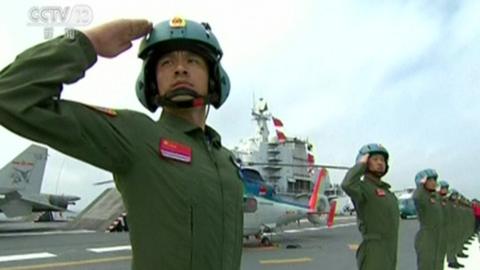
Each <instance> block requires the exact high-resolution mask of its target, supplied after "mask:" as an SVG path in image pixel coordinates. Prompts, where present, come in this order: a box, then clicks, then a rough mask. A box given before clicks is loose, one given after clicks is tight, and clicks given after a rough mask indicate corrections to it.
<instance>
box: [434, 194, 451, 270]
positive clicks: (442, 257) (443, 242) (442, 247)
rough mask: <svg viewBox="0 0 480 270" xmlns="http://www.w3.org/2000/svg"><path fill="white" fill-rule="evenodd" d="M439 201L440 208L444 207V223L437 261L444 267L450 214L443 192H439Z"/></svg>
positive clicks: (441, 229)
mask: <svg viewBox="0 0 480 270" xmlns="http://www.w3.org/2000/svg"><path fill="white" fill-rule="evenodd" d="M437 196H438V202H439V203H440V208H441V209H442V217H443V218H442V224H441V226H439V230H440V235H439V240H438V243H439V247H438V248H439V251H438V253H437V263H436V265H438V269H442V270H443V269H444V264H445V256H446V254H447V241H448V226H449V220H448V218H447V216H448V213H447V211H448V209H447V198H446V197H443V196H442V195H441V194H437Z"/></svg>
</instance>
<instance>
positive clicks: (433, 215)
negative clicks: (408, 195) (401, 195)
mask: <svg viewBox="0 0 480 270" xmlns="http://www.w3.org/2000/svg"><path fill="white" fill-rule="evenodd" d="M437 179H438V174H437V172H436V171H435V170H433V169H425V170H422V171H420V172H418V173H417V175H416V176H415V184H416V186H417V189H416V190H415V192H414V193H413V200H414V202H415V207H416V209H417V214H418V221H419V222H420V229H419V231H418V232H417V235H416V236H415V251H416V253H417V267H418V270H440V269H443V268H442V265H440V263H439V259H438V258H439V257H441V249H442V247H441V236H440V235H441V232H442V229H441V228H442V227H443V212H442V206H441V201H440V199H439V198H438V195H437V193H436V186H437ZM442 264H443V263H442Z"/></svg>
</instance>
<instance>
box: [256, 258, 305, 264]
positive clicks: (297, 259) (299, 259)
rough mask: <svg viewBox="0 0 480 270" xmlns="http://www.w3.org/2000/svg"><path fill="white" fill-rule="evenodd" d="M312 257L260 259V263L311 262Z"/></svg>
mask: <svg viewBox="0 0 480 270" xmlns="http://www.w3.org/2000/svg"><path fill="white" fill-rule="evenodd" d="M311 261H312V258H309V257H304V258H295V259H278V260H260V264H288V263H306V262H311Z"/></svg>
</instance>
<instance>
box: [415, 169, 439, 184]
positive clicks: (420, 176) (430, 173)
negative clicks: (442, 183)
mask: <svg viewBox="0 0 480 270" xmlns="http://www.w3.org/2000/svg"><path fill="white" fill-rule="evenodd" d="M428 178H432V179H435V181H437V179H438V173H437V171H435V170H434V169H425V170H421V171H419V172H418V173H417V174H416V175H415V185H417V187H418V186H420V185H423V184H425V182H423V180H424V179H428Z"/></svg>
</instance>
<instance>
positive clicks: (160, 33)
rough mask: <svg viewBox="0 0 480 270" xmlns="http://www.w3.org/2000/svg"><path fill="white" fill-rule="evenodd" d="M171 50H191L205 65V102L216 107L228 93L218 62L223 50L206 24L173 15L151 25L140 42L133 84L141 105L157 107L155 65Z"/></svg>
mask: <svg viewBox="0 0 480 270" xmlns="http://www.w3.org/2000/svg"><path fill="white" fill-rule="evenodd" d="M175 50H189V51H193V52H195V53H197V54H199V55H201V56H202V57H204V59H205V60H206V61H207V63H208V65H209V76H210V81H209V89H208V91H209V94H208V99H207V101H208V102H209V103H210V104H212V105H213V106H214V107H215V108H217V109H218V108H219V107H220V106H221V105H222V104H223V103H224V102H225V100H226V99H227V97H228V94H229V93H230V80H229V78H228V75H227V73H226V72H225V70H224V69H223V68H222V66H221V64H220V59H221V58H222V55H223V52H222V49H221V48H220V44H219V43H218V41H217V38H216V37H215V35H214V34H213V33H212V32H211V28H210V26H209V25H208V24H207V23H197V22H194V21H190V20H185V19H183V18H180V17H174V18H172V19H171V20H169V21H164V22H161V23H159V24H157V25H155V26H154V27H153V30H152V32H150V34H149V35H147V36H146V37H145V38H144V39H143V40H142V42H141V44H140V49H139V51H138V57H139V58H141V59H142V60H143V66H142V70H141V71H140V75H139V76H138V79H137V83H136V92H137V97H138V99H139V100H140V102H141V103H142V105H143V106H144V107H145V108H147V109H148V110H149V111H151V112H154V111H155V110H156V109H157V108H158V106H159V105H158V103H157V102H156V97H157V96H158V90H157V83H156V74H155V65H156V61H157V60H158V59H159V57H161V56H162V55H164V54H166V53H169V52H172V51H175Z"/></svg>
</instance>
